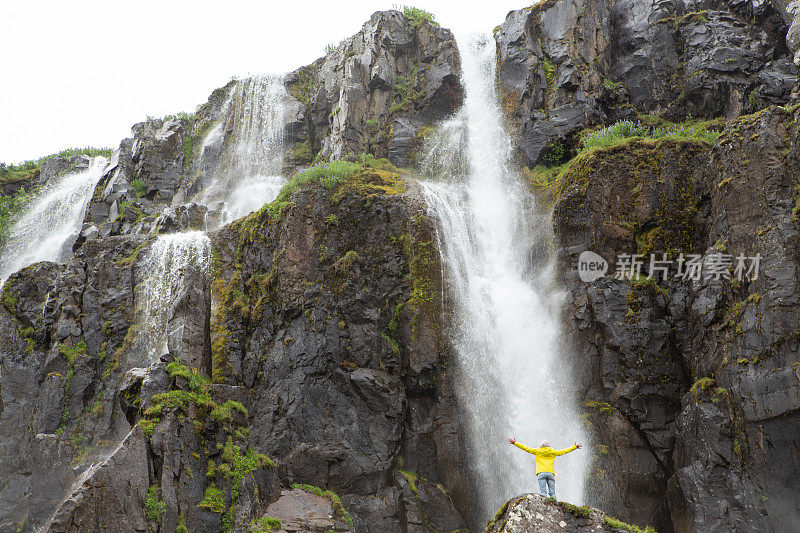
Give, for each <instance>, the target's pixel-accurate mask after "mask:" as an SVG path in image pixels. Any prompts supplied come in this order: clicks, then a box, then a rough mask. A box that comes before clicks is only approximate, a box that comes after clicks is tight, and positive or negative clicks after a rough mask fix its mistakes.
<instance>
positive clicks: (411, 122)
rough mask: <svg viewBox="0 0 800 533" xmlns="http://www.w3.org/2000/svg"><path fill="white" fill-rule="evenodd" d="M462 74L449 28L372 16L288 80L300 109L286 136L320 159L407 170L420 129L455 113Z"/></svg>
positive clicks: (392, 14) (392, 15) (395, 14)
mask: <svg viewBox="0 0 800 533" xmlns="http://www.w3.org/2000/svg"><path fill="white" fill-rule="evenodd" d="M460 68H461V67H460V60H459V56H458V48H457V47H456V44H455V40H454V38H453V35H452V33H451V32H450V31H449V30H447V29H444V28H441V27H439V26H437V25H434V24H431V23H428V22H421V23H415V22H412V21H411V20H410V19H408V18H406V17H404V16H403V14H402V13H400V12H399V11H379V12H376V13H375V14H373V15H372V17H371V18H370V20H369V21H368V22H367V23H366V24H364V27H363V28H362V29H361V31H360V32H358V33H357V34H356V35H354V36H353V37H350V38H348V39H345V40H343V41H342V42H341V43H339V45H338V46H337V47H336V48H335V49H334V50H332V51H331V52H330V53H329V54H328V55H326V56H325V57H323V58H320V59H318V60H317V61H315V62H314V63H313V64H311V65H308V66H306V67H302V68H300V69H298V70H296V71H295V72H293V73H291V74H289V76H288V77H287V82H286V83H287V86H288V87H289V90H290V92H291V93H292V94H293V95H294V96H295V97H296V98H297V99H298V101H299V102H300V103H302V104H303V106H302V108H301V111H300V112H299V113H298V114H297V115H296V120H295V122H294V123H293V124H290V125H289V126H288V127H287V133H288V132H291V135H290V138H291V140H292V141H294V142H296V143H300V144H302V145H303V146H305V147H306V149H311V152H316V151H317V150H319V151H320V153H321V154H322V156H323V157H324V158H325V159H339V158H341V157H343V156H345V155H347V154H352V153H356V154H357V153H362V152H366V153H372V154H374V155H376V156H378V157H388V158H389V159H390V160H391V161H392V162H393V163H394V164H396V165H398V166H408V165H409V164H410V163H411V161H412V159H413V156H414V150H415V149H416V148H417V147H418V145H419V138H418V137H417V135H418V133H419V132H420V130H422V129H423V127H425V126H426V125H427V126H431V125H433V124H435V123H436V122H437V121H439V120H441V119H443V118H446V117H447V116H449V115H450V114H452V113H453V112H455V111H456V110H457V109H458V108H459V107H460V105H461V103H462V101H463V89H462V87H461V83H460V79H459V78H460ZM307 162H308V161H306V163H307ZM295 164H303V161H302V159H301V160H297V161H295Z"/></svg>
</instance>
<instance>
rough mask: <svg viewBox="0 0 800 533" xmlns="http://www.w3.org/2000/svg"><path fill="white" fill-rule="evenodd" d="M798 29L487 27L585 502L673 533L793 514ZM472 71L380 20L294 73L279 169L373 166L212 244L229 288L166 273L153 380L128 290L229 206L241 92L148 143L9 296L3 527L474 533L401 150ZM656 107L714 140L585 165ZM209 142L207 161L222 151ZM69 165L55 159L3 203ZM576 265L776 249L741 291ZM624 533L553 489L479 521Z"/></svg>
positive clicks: (625, 10) (770, 7)
mask: <svg viewBox="0 0 800 533" xmlns="http://www.w3.org/2000/svg"><path fill="white" fill-rule="evenodd" d="M793 13H794V11H793V7H792V6H791V5H789V3H788V2H783V1H781V0H775V1H772V2H755V1H753V2H749V1H739V0H736V1H733V0H731V1H723V0H720V1H704V2H694V1H688V0H685V1H681V2H659V3H656V4H653V5H649V4H648V5H644V4H642V3H641V2H632V1H630V2H628V1H620V0H617V1H616V2H611V1H601V2H588V1H583V0H546V1H544V2H541V3H539V4H537V5H536V6H534V7H532V8H526V9H522V10H519V11H513V12H511V13H509V15H508V17H507V19H506V21H505V22H504V23H502V24H501V25H500V26H498V27H497V28H496V29H495V37H496V39H497V44H498V69H499V71H498V72H499V76H498V77H499V83H500V88H501V97H502V103H503V107H504V109H505V112H506V115H507V117H506V118H507V119H508V124H509V127H510V128H511V129H512V131H513V132H514V135H515V144H516V156H517V160H518V162H519V163H520V165H521V166H527V167H530V168H533V167H534V165H536V164H545V165H548V166H550V167H552V168H556V169H559V170H558V172H557V173H551V174H548V175H549V176H550V177H551V178H552V177H553V176H556V178H555V179H551V180H549V181H547V180H545V181H542V180H541V179H538V180H535V179H532V180H531V182H532V194H537V195H538V196H539V197H540V198H541V200H542V202H543V203H544V204H545V205H548V206H550V207H552V209H553V216H552V228H553V237H554V238H553V242H554V246H555V248H556V251H557V253H558V258H559V276H560V278H561V281H562V282H563V284H564V287H565V288H566V290H567V293H568V298H567V301H566V304H565V313H564V319H565V323H566V332H567V337H568V338H569V339H570V342H571V343H572V350H571V353H573V354H574V357H573V359H572V361H571V366H572V369H573V371H574V374H575V376H576V383H577V387H578V393H579V397H580V400H581V402H582V404H583V406H584V411H585V419H586V421H587V425H588V426H589V427H590V428H591V430H592V433H593V444H592V449H591V451H592V453H593V457H594V459H595V461H594V465H593V469H592V472H591V479H590V483H589V488H590V490H589V494H588V496H589V499H590V503H591V504H592V505H594V506H596V507H599V508H602V509H604V510H605V511H606V512H608V513H610V514H612V515H614V516H617V517H619V518H621V519H623V520H625V521H627V522H632V523H636V524H639V525H640V526H644V525H646V524H652V525H653V526H654V527H655V528H656V529H657V531H659V532H661V533H664V532H667V533H668V532H670V531H679V532H683V531H751V530H758V531H786V530H791V529H792V527H793V526H794V525H796V524H798V523H800V516H798V509H800V485H798V479H800V476H798V475H797V474H798V467H797V465H798V464H800V455H798V450H799V449H800V441H799V440H798V439H799V438H800V437H799V436H798V435H800V433H798V431H797V430H796V428H797V427H798V424H799V423H800V420H798V413H800V411H799V410H798V408H800V370H798V365H800V363H799V362H798V355H797V354H798V349H800V348H799V347H800V338H799V337H798V335H799V334H800V327H799V326H800V324H798V317H799V316H800V313H798V311H799V310H798V306H800V301H798V298H800V296H798V295H800V287H799V286H798V283H800V280H799V279H798V274H797V272H798V269H799V268H800V257H798V255H797V252H796V249H797V235H798V230H800V226H798V207H797V205H798V203H797V202H798V198H797V196H798V192H797V191H798V184H797V176H798V175H800V160H798V153H800V146H799V145H800V133H799V131H798V121H799V120H800V111H799V110H798V106H797V104H796V102H797V101H798V100H797V98H796V97H795V98H794V99H792V91H793V89H795V87H796V81H797V67H796V66H795V65H794V63H793V57H794V54H795V53H796V52H797V48H798V45H800V40H798V39H797V37H796V36H797V35H798V34H800V33H799V32H800V30H798V29H797V28H798V24H796V23H795V21H794V18H793ZM787 32H788V37H787ZM459 73H460V61H459V57H458V49H457V47H456V45H455V42H454V40H453V37H452V34H451V33H450V32H449V31H448V30H446V29H444V28H440V27H438V26H435V25H432V24H430V23H428V22H421V21H415V20H412V19H410V18H408V17H405V16H403V15H402V14H401V13H399V12H383V13H376V14H375V15H373V17H372V18H371V19H370V20H369V21H368V22H367V23H366V24H365V26H364V28H363V29H362V30H361V31H360V32H359V33H358V34H356V35H355V36H353V37H351V38H349V39H346V40H344V41H343V42H342V43H340V44H339V45H338V46H337V47H334V49H333V50H331V51H330V52H329V53H328V54H327V55H326V56H325V57H324V58H321V59H320V60H318V61H316V62H314V63H313V64H311V65H308V66H306V67H302V68H300V69H298V70H296V71H295V72H293V73H291V74H289V75H288V76H287V78H286V80H285V81H286V87H287V91H288V94H287V96H286V98H287V101H286V106H287V109H289V112H288V113H287V115H286V117H287V118H286V124H285V128H284V130H285V139H286V143H285V146H284V149H285V156H286V157H285V159H284V160H285V162H286V163H285V169H284V172H285V173H286V174H287V175H290V174H291V173H292V172H294V171H295V170H297V169H300V168H303V167H305V166H307V165H309V164H310V163H311V162H312V161H313V160H314V159H318V160H319V159H322V160H332V159H343V158H350V159H351V160H352V161H355V162H356V163H354V167H356V170H354V171H353V172H351V173H350V174H349V175H348V176H347V177H346V178H342V179H340V180H337V181H335V182H320V181H319V180H318V179H317V180H309V181H308V182H307V183H302V184H301V183H298V182H295V183H294V184H293V185H292V186H291V187H290V188H289V189H285V190H284V194H282V195H281V197H279V199H278V200H277V201H276V202H275V203H273V204H270V205H269V206H266V207H264V208H263V209H261V210H260V211H257V212H256V213H253V214H251V215H249V216H248V217H245V218H243V219H241V220H238V221H236V222H234V223H232V224H229V225H227V226H224V227H222V228H221V229H219V230H218V231H215V232H213V233H211V234H210V238H211V247H212V255H213V261H212V267H211V272H210V275H209V276H208V277H207V276H206V275H205V274H204V273H203V272H202V271H201V270H200V269H197V268H187V269H186V270H185V271H184V272H183V274H182V276H181V278H180V280H179V281H178V283H177V286H176V287H173V301H171V302H170V306H169V309H170V310H169V313H168V322H169V328H170V330H171V331H173V332H180V334H175V335H172V336H171V338H170V342H169V351H170V354H169V355H168V356H165V357H163V358H162V360H161V361H159V362H157V363H155V364H153V365H149V361H148V360H147V358H146V356H145V354H144V353H143V351H142V346H141V345H140V343H141V342H142V341H141V339H142V336H141V331H140V325H139V322H138V319H139V318H140V316H141V311H142V309H141V302H138V301H137V298H136V295H137V287H138V286H140V284H141V283H142V281H143V280H144V279H145V278H146V276H147V273H148V271H149V267H150V265H149V263H148V261H149V256H148V252H149V250H150V248H151V246H152V244H153V242H154V240H155V239H156V236H157V235H156V234H157V233H168V232H175V231H182V230H186V229H202V228H203V227H204V221H205V220H208V219H209V217H211V218H213V217H214V216H215V214H214V213H213V212H209V211H208V210H207V209H206V208H205V207H203V206H198V205H196V204H186V202H187V199H188V198H190V197H191V196H192V195H193V194H194V193H195V192H197V190H199V189H200V188H201V187H202V186H204V184H206V183H208V180H209V179H211V177H213V175H214V172H216V171H217V170H218V169H219V168H220V165H222V164H224V161H223V159H224V157H225V156H224V154H225V150H224V149H223V148H224V147H225V146H226V143H231V142H233V141H234V139H232V138H230V132H232V131H233V130H234V129H235V128H234V127H233V126H234V124H233V123H232V121H234V120H236V119H235V114H234V113H230V112H229V111H226V107H225V105H223V104H224V102H225V100H226V98H227V96H228V95H229V93H230V91H231V90H232V87H233V85H232V84H229V85H227V86H225V87H223V88H220V89H218V90H216V91H214V93H212V95H211V96H210V97H209V100H208V102H207V103H205V104H204V105H203V106H201V107H200V108H199V109H198V111H197V113H195V114H193V115H186V116H176V117H168V118H165V119H152V120H148V121H146V122H144V123H141V124H137V125H136V126H134V129H133V137H132V138H131V139H125V140H124V141H122V143H121V145H120V147H119V149H118V150H117V151H116V152H115V153H114V155H113V157H112V162H111V165H110V166H109V168H108V170H107V172H106V174H105V175H104V176H103V178H102V179H101V181H100V183H99V185H98V187H97V189H96V191H95V194H94V196H93V198H92V201H91V203H90V205H89V207H88V209H87V212H86V217H85V223H84V226H83V228H82V232H81V236H80V237H79V239H78V241H77V242H76V243H75V247H74V254H73V256H72V258H71V259H70V260H69V261H68V262H67V263H66V264H63V265H57V264H53V263H40V264H36V265H32V266H30V267H28V268H25V269H23V270H22V271H20V272H18V273H16V274H14V275H12V276H11V278H10V279H9V280H8V282H7V283H6V285H5V286H4V287H3V289H2V295H1V297H2V298H1V299H2V305H0V531H15V530H18V531H26V530H32V529H34V528H43V529H44V530H47V531H96V530H100V529H109V530H114V531H145V530H153V531H187V530H188V531H220V530H226V531H227V530H232V531H248V530H261V531H269V530H270V529H274V530H278V528H282V530H284V531H302V530H312V531H313V530H320V531H327V530H329V529H332V530H334V531H348V530H352V531H370V532H381V531H386V532H394V531H454V530H463V529H469V530H480V529H482V528H483V526H484V524H483V523H482V522H481V520H480V519H479V517H476V516H474V515H473V511H474V509H475V508H476V506H475V505H474V503H473V494H472V490H471V478H470V473H469V471H468V466H467V465H468V460H467V458H466V457H465V455H464V454H463V450H462V445H461V435H462V431H461V428H460V427H459V423H458V421H459V414H458V406H457V405H456V403H455V400H454V396H453V393H452V386H453V384H452V383H451V375H450V373H449V372H448V364H449V362H450V361H449V357H450V355H449V351H448V349H447V348H448V347H447V342H446V336H445V335H443V332H442V330H441V323H442V313H443V312H444V310H443V309H442V308H441V293H442V290H444V289H445V288H443V287H442V284H441V274H440V272H441V271H440V264H439V255H438V250H437V249H436V245H435V243H436V239H435V238H434V232H435V228H434V227H433V225H432V223H431V221H430V220H429V219H428V218H427V217H426V216H425V206H424V203H423V200H422V197H421V195H420V193H419V191H418V189H417V187H416V185H415V184H414V182H413V180H409V179H407V178H406V175H405V171H400V170H398V168H397V167H395V166H394V165H392V164H391V163H394V164H395V165H398V166H411V165H413V164H414V161H415V153H416V150H417V149H418V148H419V145H420V144H421V142H422V141H423V139H424V136H425V132H426V131H428V130H429V129H430V128H433V127H435V125H436V122H437V121H438V120H440V119H442V118H444V117H446V116H448V115H449V114H450V113H452V111H453V110H455V109H457V108H458V107H459V106H460V104H461V102H462V99H463V90H462V88H461V85H460V82H459ZM643 118H644V120H647V121H649V122H648V124H653V125H655V126H658V125H661V124H664V123H666V122H665V121H666V120H670V121H677V122H682V121H685V120H690V119H704V120H708V121H709V122H707V123H706V124H707V126H708V128H709V129H711V130H716V131H717V132H719V133H720V135H719V137H718V138H717V139H716V140H715V141H714V142H713V143H710V144H709V143H706V142H702V141H701V140H697V139H687V138H662V139H658V140H648V139H644V140H633V141H629V142H625V143H622V144H620V145H617V146H613V147H607V148H601V149H597V150H590V151H581V148H582V147H581V145H580V143H579V138H580V133H581V132H582V131H584V130H586V129H587V128H599V127H602V126H606V125H609V124H612V123H614V122H616V121H618V120H621V119H633V120H642V119H643ZM218 124H223V125H224V127H223V128H222V131H223V135H222V137H221V139H222V140H221V141H219V143H220V144H219V145H214V146H205V147H203V145H202V140H203V136H204V135H205V133H207V132H208V131H209V129H210V128H212V127H214V126H216V125H218ZM360 153H370V154H372V155H374V156H376V157H378V158H380V157H385V158H388V160H389V161H391V163H390V162H389V161H386V160H379V159H376V158H375V157H373V158H357V157H354V154H360ZM575 156H577V157H575ZM82 161H83V160H82V159H80V158H77V159H76V158H73V159H71V160H66V159H64V160H59V159H56V158H54V159H51V160H48V162H47V163H46V165H45V167H42V168H41V169H39V170H36V171H32V172H31V173H29V174H26V176H27V177H26V178H25V180H22V181H19V180H18V181H8V182H3V183H2V187H3V189H2V193H3V194H4V195H13V194H15V193H16V192H17V191H18V190H19V188H20V187H22V186H29V185H34V184H35V183H34V181H35V180H38V182H43V181H46V180H47V179H50V178H51V177H52V176H55V175H58V174H59V173H60V172H64V171H66V169H68V168H70V166H73V167H74V166H75V165H80V164H82V163H81V162H82ZM561 165H564V166H563V167H562V166H561ZM531 172H532V171H531ZM531 172H529V173H528V175H529V176H531V175H534V174H532V173H531ZM586 250H591V251H594V252H596V253H599V254H600V255H602V256H603V257H605V258H606V259H608V260H610V261H611V265H610V268H611V271H612V272H613V270H614V268H615V267H616V265H615V264H614V262H613V259H614V257H615V255H616V254H619V253H642V254H649V253H651V252H662V251H663V252H669V251H677V250H681V251H683V252H684V253H690V252H691V253H700V254H702V253H706V254H708V253H714V252H720V253H726V252H727V253H731V254H738V253H740V252H741V253H746V254H748V255H755V254H756V253H760V254H761V255H762V256H763V257H764V260H763V263H762V268H761V272H760V276H759V277H758V278H757V279H750V280H745V281H743V282H734V281H730V280H728V279H720V280H710V281H699V282H692V281H687V280H680V279H670V280H667V281H659V282H657V283H651V282H646V281H641V280H639V281H633V282H631V281H628V280H618V279H614V278H612V277H604V278H601V279H598V280H596V281H594V282H591V283H585V282H582V281H581V280H580V279H579V278H578V276H577V273H576V271H575V268H574V267H575V261H576V259H577V257H578V255H579V254H580V253H581V252H583V251H586ZM275 520H278V521H280V524H281V525H280V526H278V525H277V522H275ZM562 524H563V525H562ZM626 529H627V530H630V531H635V530H636V529H634V528H633V526H627V525H626V524H624V523H620V522H617V521H615V520H611V519H609V517H606V516H605V515H603V513H602V512H600V511H597V510H595V509H591V508H583V507H579V508H576V507H572V506H569V505H567V504H560V503H555V502H551V501H546V500H544V499H543V498H541V497H539V496H536V495H524V496H520V497H517V498H512V500H511V501H510V502H509V503H508V504H507V505H506V506H504V508H503V509H501V510H500V511H499V512H498V515H497V516H496V517H495V519H494V520H493V522H492V523H491V524H490V525H489V526H488V530H489V531H520V532H521V531H619V530H626Z"/></svg>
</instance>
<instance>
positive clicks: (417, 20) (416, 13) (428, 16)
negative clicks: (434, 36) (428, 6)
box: [394, 5, 439, 27]
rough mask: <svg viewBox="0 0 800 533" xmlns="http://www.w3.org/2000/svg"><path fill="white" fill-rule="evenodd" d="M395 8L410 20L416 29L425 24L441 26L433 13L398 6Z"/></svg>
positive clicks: (416, 8)
mask: <svg viewBox="0 0 800 533" xmlns="http://www.w3.org/2000/svg"><path fill="white" fill-rule="evenodd" d="M394 8H395V9H397V10H399V11H402V13H403V16H404V17H406V18H407V19H408V20H410V21H411V24H413V25H414V27H416V26H419V25H421V24H425V23H429V24H433V25H434V26H438V25H439V23H438V22H436V17H434V15H433V13H431V12H429V11H425V10H424V9H420V8H418V7H412V6H397V5H395V6H394Z"/></svg>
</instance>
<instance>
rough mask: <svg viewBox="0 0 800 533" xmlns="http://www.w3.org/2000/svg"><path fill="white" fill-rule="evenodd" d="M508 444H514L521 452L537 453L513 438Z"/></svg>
mask: <svg viewBox="0 0 800 533" xmlns="http://www.w3.org/2000/svg"><path fill="white" fill-rule="evenodd" d="M508 442H510V443H511V444H513V445H514V446H516V447H517V448H519V449H520V450H524V451H526V452H528V453H534V454H535V453H536V452H535V451H534V449H533V448H528V447H527V446H525V445H524V444H520V443H519V442H517V441H516V440H514V439H513V438H509V439H508Z"/></svg>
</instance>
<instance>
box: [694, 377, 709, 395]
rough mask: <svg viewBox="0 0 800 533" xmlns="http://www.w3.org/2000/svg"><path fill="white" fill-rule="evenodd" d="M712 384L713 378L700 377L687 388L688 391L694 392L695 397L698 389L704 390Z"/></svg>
mask: <svg viewBox="0 0 800 533" xmlns="http://www.w3.org/2000/svg"><path fill="white" fill-rule="evenodd" d="M713 385H714V380H713V379H712V378H709V377H704V378H700V379H698V380H697V381H695V382H694V383H693V384H692V386H691V388H690V389H689V392H691V393H692V394H694V395H695V398H696V397H697V396H698V395H699V394H700V391H703V390H706V389H707V388H709V387H711V386H713Z"/></svg>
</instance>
